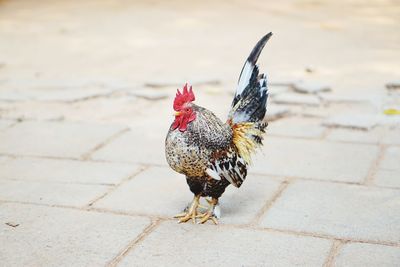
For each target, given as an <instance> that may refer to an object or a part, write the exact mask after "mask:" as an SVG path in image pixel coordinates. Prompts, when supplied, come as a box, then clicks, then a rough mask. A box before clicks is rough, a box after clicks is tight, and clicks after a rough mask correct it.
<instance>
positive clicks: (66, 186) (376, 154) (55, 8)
mask: <svg viewBox="0 0 400 267" xmlns="http://www.w3.org/2000/svg"><path fill="white" fill-rule="evenodd" d="M268 32H273V36H272V38H271V39H270V40H269V42H268V43H267V45H266V47H265V48H264V51H263V52H262V54H261V56H260V58H259V65H260V69H261V71H263V72H266V73H267V76H268V82H269V90H270V91H269V92H270V96H269V100H268V108H267V118H266V120H267V121H268V123H269V126H268V128H267V135H266V138H265V142H264V146H263V148H262V151H261V153H258V155H257V157H256V158H255V159H254V165H253V166H251V168H250V169H249V175H248V176H249V177H248V179H247V180H246V182H245V183H244V184H243V186H242V187H241V188H240V190H236V188H233V187H230V188H228V189H227V191H226V193H225V194H224V196H223V197H222V198H221V210H222V214H223V215H222V218H221V221H220V222H221V224H220V225H219V226H204V227H201V226H198V225H192V224H186V225H181V224H179V225H178V224H177V223H176V222H175V221H171V220H172V216H173V215H174V214H176V213H178V212H179V211H181V210H182V209H183V208H184V207H185V206H186V205H187V203H188V202H189V201H190V199H191V198H192V195H191V193H190V191H189V189H188V187H187V185H186V183H185V181H184V177H183V176H182V175H180V174H177V173H175V172H173V171H172V170H171V169H170V168H169V166H168V165H167V162H166V160H165V155H164V140H165V136H166V134H167V131H168V127H169V125H170V124H171V123H172V121H173V116H172V114H173V109H172V103H173V99H174V96H175V92H176V89H177V88H182V87H183V85H184V84H185V83H186V82H188V83H190V84H192V85H193V90H194V93H195V95H196V104H198V105H200V106H203V107H205V108H208V109H209V110H212V111H213V112H215V113H216V114H217V115H218V116H219V117H220V118H221V119H222V120H225V118H226V116H227V113H228V112H229V109H230V105H231V102H232V98H233V94H234V92H235V90H236V83H237V79H238V77H239V74H240V71H241V69H242V66H243V63H244V61H245V60H246V58H247V56H248V55H249V53H250V51H251V50H252V48H253V47H254V45H255V44H256V42H257V41H258V40H259V39H260V38H261V37H262V36H264V35H265V34H266V33H268ZM399 62H400V2H399V1H395V0H369V1H366V0H335V1H333V0H332V1H322V0H292V1H289V0H281V1H261V0H242V1H227V0H220V1H210V0H202V1H183V0H182V1H177V0H172V1H158V0H150V1H140V0H138V1H127V0H126V1H123V0H120V1H111V0H85V1H82V0H79V1H78V0H41V1H38V0H0V244H7V245H6V246H2V247H1V248H0V265H1V264H2V263H5V264H6V265H9V266H32V265H35V266H104V265H107V264H108V266H116V265H117V264H118V263H119V262H120V261H124V262H125V263H126V265H125V266H132V265H136V266H137V265H138V266H151V265H153V266H160V265H170V266H177V265H190V264H192V265H195V266H202V265H207V263H210V264H211V265H213V264H214V265H224V264H225V265H226V264H228V263H229V262H232V264H233V265H235V264H239V263H240V264H241V265H242V266H255V265H261V266H262V265H264V266H265V265H267V266H268V265H274V266H292V265H295V266H298V265H304V266H335V264H334V262H335V261H336V262H338V264H337V266H368V265H369V266H383V265H385V266H399V265H400V264H399V262H400V256H399V255H400V253H399V247H400V243H399V240H400V214H399V212H395V211H396V210H397V211H398V210H400V201H399V199H400V179H399V177H400V164H399V162H400V160H399V159H400V146H399V145H400V63H399ZM226 225H228V227H225V226H226ZM237 226H238V227H237ZM171 237H173V238H171ZM205 240H207V242H206V243H205V242H204V241H205ZM188 244H190V245H188ZM288 244H289V245H288ZM177 252H179V255H178V256H177ZM199 252H201V253H199ZM125 256H126V257H125ZM182 259H183V260H187V261H186V262H185V261H184V262H182V261H181V260H182ZM216 262H218V263H216ZM186 263H187V264H186ZM204 263H206V264H204ZM219 263H220V264H219Z"/></svg>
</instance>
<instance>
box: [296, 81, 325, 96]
mask: <svg viewBox="0 0 400 267" xmlns="http://www.w3.org/2000/svg"><path fill="white" fill-rule="evenodd" d="M292 88H293V90H294V91H295V92H299V93H302V94H317V93H320V92H330V91H332V89H331V88H330V87H329V86H328V85H326V84H321V83H316V82H299V83H295V84H293V85H292Z"/></svg>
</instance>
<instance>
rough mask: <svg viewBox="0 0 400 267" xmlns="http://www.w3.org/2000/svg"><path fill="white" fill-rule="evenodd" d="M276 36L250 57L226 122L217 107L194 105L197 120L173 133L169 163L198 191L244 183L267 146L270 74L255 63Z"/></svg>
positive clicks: (209, 192) (167, 149)
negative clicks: (253, 159)
mask: <svg viewBox="0 0 400 267" xmlns="http://www.w3.org/2000/svg"><path fill="white" fill-rule="evenodd" d="M271 35H272V34H271V33H269V34H267V35H266V36H264V37H263V38H262V39H261V40H260V41H259V42H258V43H257V44H256V46H255V47H254V49H253V50H252V52H251V54H250V56H249V57H248V59H247V61H246V63H245V65H244V67H243V69H242V72H241V75H240V78H239V83H238V89H237V91H236V95H235V98H234V100H233V102H232V109H231V112H230V113H229V116H228V121H227V122H226V123H223V122H222V121H221V120H220V119H219V118H218V117H216V116H215V115H214V114H213V113H212V112H211V111H209V110H207V109H205V108H202V107H200V106H197V105H195V104H193V103H190V107H191V108H192V109H193V111H194V112H195V115H196V116H195V117H196V118H195V119H194V120H193V121H191V122H189V124H188V125H187V129H186V130H185V131H180V130H179V129H176V128H174V127H173V125H171V127H170V129H169V131H168V134H167V137H166V140H165V153H166V158H167V162H168V164H169V165H170V166H171V168H172V169H173V170H175V171H176V172H179V173H181V174H184V175H186V179H187V183H188V185H189V188H190V190H191V191H192V192H193V193H194V194H195V195H201V196H203V197H206V196H211V197H213V198H216V199H218V198H219V197H220V196H221V195H222V194H223V193H224V191H225V188H226V187H227V186H228V185H229V184H232V185H234V186H236V187H240V186H241V185H242V183H243V181H244V180H245V178H246V175H247V167H248V165H249V164H250V161H251V154H253V153H254V152H255V150H256V149H257V148H258V147H260V146H261V145H262V140H263V135H264V133H265V128H266V126H267V124H266V123H264V122H263V119H264V116H265V112H266V103H267V98H268V89H267V79H266V76H265V75H264V74H259V70H258V66H257V65H255V64H256V62H257V59H258V56H259V55H260V53H261V50H262V48H263V47H264V45H265V43H266V42H267V41H268V39H269V38H270V37H271ZM185 87H186V86H185Z"/></svg>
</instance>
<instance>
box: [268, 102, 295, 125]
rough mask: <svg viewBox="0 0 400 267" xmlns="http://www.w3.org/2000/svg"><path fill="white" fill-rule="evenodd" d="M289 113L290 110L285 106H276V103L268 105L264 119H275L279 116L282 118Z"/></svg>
mask: <svg viewBox="0 0 400 267" xmlns="http://www.w3.org/2000/svg"><path fill="white" fill-rule="evenodd" d="M289 114H290V110H289V108H287V107H282V106H277V105H271V107H268V112H267V114H266V118H265V119H266V121H267V122H270V121H275V120H278V119H281V118H284V117H286V116H288V115H289Z"/></svg>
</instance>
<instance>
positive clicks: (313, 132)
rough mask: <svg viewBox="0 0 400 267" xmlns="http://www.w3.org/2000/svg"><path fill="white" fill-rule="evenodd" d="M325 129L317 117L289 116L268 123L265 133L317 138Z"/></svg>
mask: <svg viewBox="0 0 400 267" xmlns="http://www.w3.org/2000/svg"><path fill="white" fill-rule="evenodd" d="M325 130H326V129H325V128H324V127H322V126H321V123H320V121H319V120H318V119H310V118H298V117H289V118H283V119H280V120H277V121H276V122H272V123H270V124H269V125H268V128H267V135H278V136H287V137H304V138H319V137H321V136H322V134H323V133H324V132H325Z"/></svg>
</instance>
